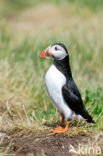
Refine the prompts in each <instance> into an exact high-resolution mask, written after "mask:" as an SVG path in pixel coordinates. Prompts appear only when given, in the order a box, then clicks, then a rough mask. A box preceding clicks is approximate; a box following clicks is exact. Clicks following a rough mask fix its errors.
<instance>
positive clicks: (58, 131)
mask: <svg viewBox="0 0 103 156" xmlns="http://www.w3.org/2000/svg"><path fill="white" fill-rule="evenodd" d="M68 126H69V122H67V123H66V126H65V128H62V127H57V128H55V129H54V133H61V132H66V131H67V130H68Z"/></svg>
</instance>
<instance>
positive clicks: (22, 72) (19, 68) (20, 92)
mask: <svg viewBox="0 0 103 156" xmlns="http://www.w3.org/2000/svg"><path fill="white" fill-rule="evenodd" d="M26 2H27V1H26ZM56 2H57V4H58V3H59V2H60V3H62V1H56ZM8 3H9V4H10V3H11V1H10V0H9V1H8ZM73 3H74V4H76V3H78V4H81V3H84V4H83V8H81V12H80V13H79V16H80V19H79V20H78V23H76V24H74V23H73V25H71V26H70V27H69V28H68V26H67V27H66V28H64V27H63V26H62V25H61V27H62V28H61V29H60V33H58V31H57V32H56V33H54V32H53V31H52V33H51V34H49V35H46V33H47V32H46V31H45V32H44V33H43V34H42V33H41V34H40V32H39V30H37V31H38V32H37V33H36V35H31V34H29V35H28V34H27V35H25V34H22V35H21V34H19V33H16V31H15V30H12V28H11V26H10V25H9V23H8V27H7V24H6V23H5V22H4V21H3V22H1V24H0V97H1V98H0V108H1V112H0V113H1V117H0V127H1V129H13V128H15V127H16V128H17V129H23V128H34V125H35V123H38V122H40V123H41V125H42V124H43V123H44V122H46V121H49V122H55V120H58V117H59V115H58V113H57V110H56V108H55V106H54V105H53V104H52V102H51V101H50V99H49V97H48V96H47V93H46V91H45V86H44V76H45V73H46V71H47V69H48V68H49V66H50V64H52V61H53V60H45V59H41V58H39V53H40V52H41V51H42V50H43V49H44V48H46V47H47V46H48V45H50V44H52V43H55V42H63V43H64V44H66V46H67V48H68V50H69V55H70V63H71V68H72V72H73V77H74V80H75V82H76V84H77V86H78V87H79V89H80V91H81V94H82V98H83V101H84V104H85V106H86V108H87V109H88V111H89V113H90V114H91V115H92V116H93V118H94V120H95V121H96V124H95V127H96V128H97V129H99V130H103V124H102V123H103V89H102V85H103V72H102V69H103V44H102V41H103V31H102V21H103V20H102V16H101V15H100V14H99V11H97V12H96V13H95V12H92V11H91V7H94V8H95V7H96V6H99V4H101V5H102V1H99V2H98V4H97V1H92V2H91V1H86V0H85V1H83V2H81V0H80V1H76V3H75V1H73ZM85 3H86V7H88V9H89V12H88V11H87V10H85V9H84V8H85ZM16 4H18V5H17V6H16V7H18V8H19V9H21V8H22V9H23V8H24V6H23V5H25V7H27V6H28V5H27V4H28V2H27V3H25V4H24V3H23V1H22V2H21V1H16V0H15V1H13V3H12V4H11V5H10V6H9V7H13V8H15V7H14V5H16ZM54 4H55V3H54ZM64 6H65V5H64ZM69 7H70V8H71V7H72V8H71V10H73V11H72V13H73V15H72V13H71V15H72V16H73V18H74V17H75V15H76V10H75V6H74V5H70V6H69ZM89 7H90V8H89ZM60 9H61V6H60ZM74 10H75V11H74ZM83 11H84V12H83ZM86 11H87V14H88V16H87V17H86V18H84V17H85V14H86ZM22 12H23V10H22ZM62 13H63V12H62ZM64 14H65V12H64ZM101 14H102V15H103V12H101ZM65 16H66V14H65ZM89 18H90V19H89ZM98 18H100V20H101V23H100V24H99V23H98ZM67 19H68V17H67ZM88 19H89V20H88ZM91 19H95V20H94V22H92V20H91ZM95 21H97V22H95ZM70 22H71V23H72V18H70ZM21 36H23V37H22V39H21ZM4 121H5V122H4ZM77 126H78V125H77Z"/></svg>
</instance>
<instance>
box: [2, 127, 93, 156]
mask: <svg viewBox="0 0 103 156" xmlns="http://www.w3.org/2000/svg"><path fill="white" fill-rule="evenodd" d="M94 140H95V138H94V137H93V135H92V134H91V132H89V133H88V134H87V133H81V134H76V135H71V134H69V131H68V132H66V133H62V134H53V133H52V132H48V130H45V131H42V132H31V131H28V132H24V131H21V132H17V133H16V134H15V133H14V132H8V134H6V135H5V136H4V138H3V140H2V144H1V147H2V148H1V149H2V150H4V149H7V148H8V155H10V156H12V155H13V156H18V155H19V156H57V155H62V156H71V155H72V154H71V153H70V152H69V150H70V146H71V145H72V146H74V147H75V148H76V147H78V144H81V145H83V144H84V145H86V144H88V143H93V142H94ZM4 151H5V150H4Z"/></svg>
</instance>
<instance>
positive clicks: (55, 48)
mask: <svg viewBox="0 0 103 156" xmlns="http://www.w3.org/2000/svg"><path fill="white" fill-rule="evenodd" d="M67 55H68V53H67V52H66V50H65V48H64V47H63V46H62V45H60V44H53V45H51V46H49V47H48V48H46V49H44V50H43V51H42V52H41V53H40V57H43V58H54V59H56V60H62V59H64V58H65V57H66V56H67Z"/></svg>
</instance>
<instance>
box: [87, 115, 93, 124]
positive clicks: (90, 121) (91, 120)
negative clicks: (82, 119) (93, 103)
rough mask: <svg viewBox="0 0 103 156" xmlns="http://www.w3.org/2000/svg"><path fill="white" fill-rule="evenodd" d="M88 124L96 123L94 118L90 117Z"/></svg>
mask: <svg viewBox="0 0 103 156" xmlns="http://www.w3.org/2000/svg"><path fill="white" fill-rule="evenodd" d="M87 122H89V123H95V121H94V120H93V119H92V117H91V116H90V115H89V118H88V119H87Z"/></svg>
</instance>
